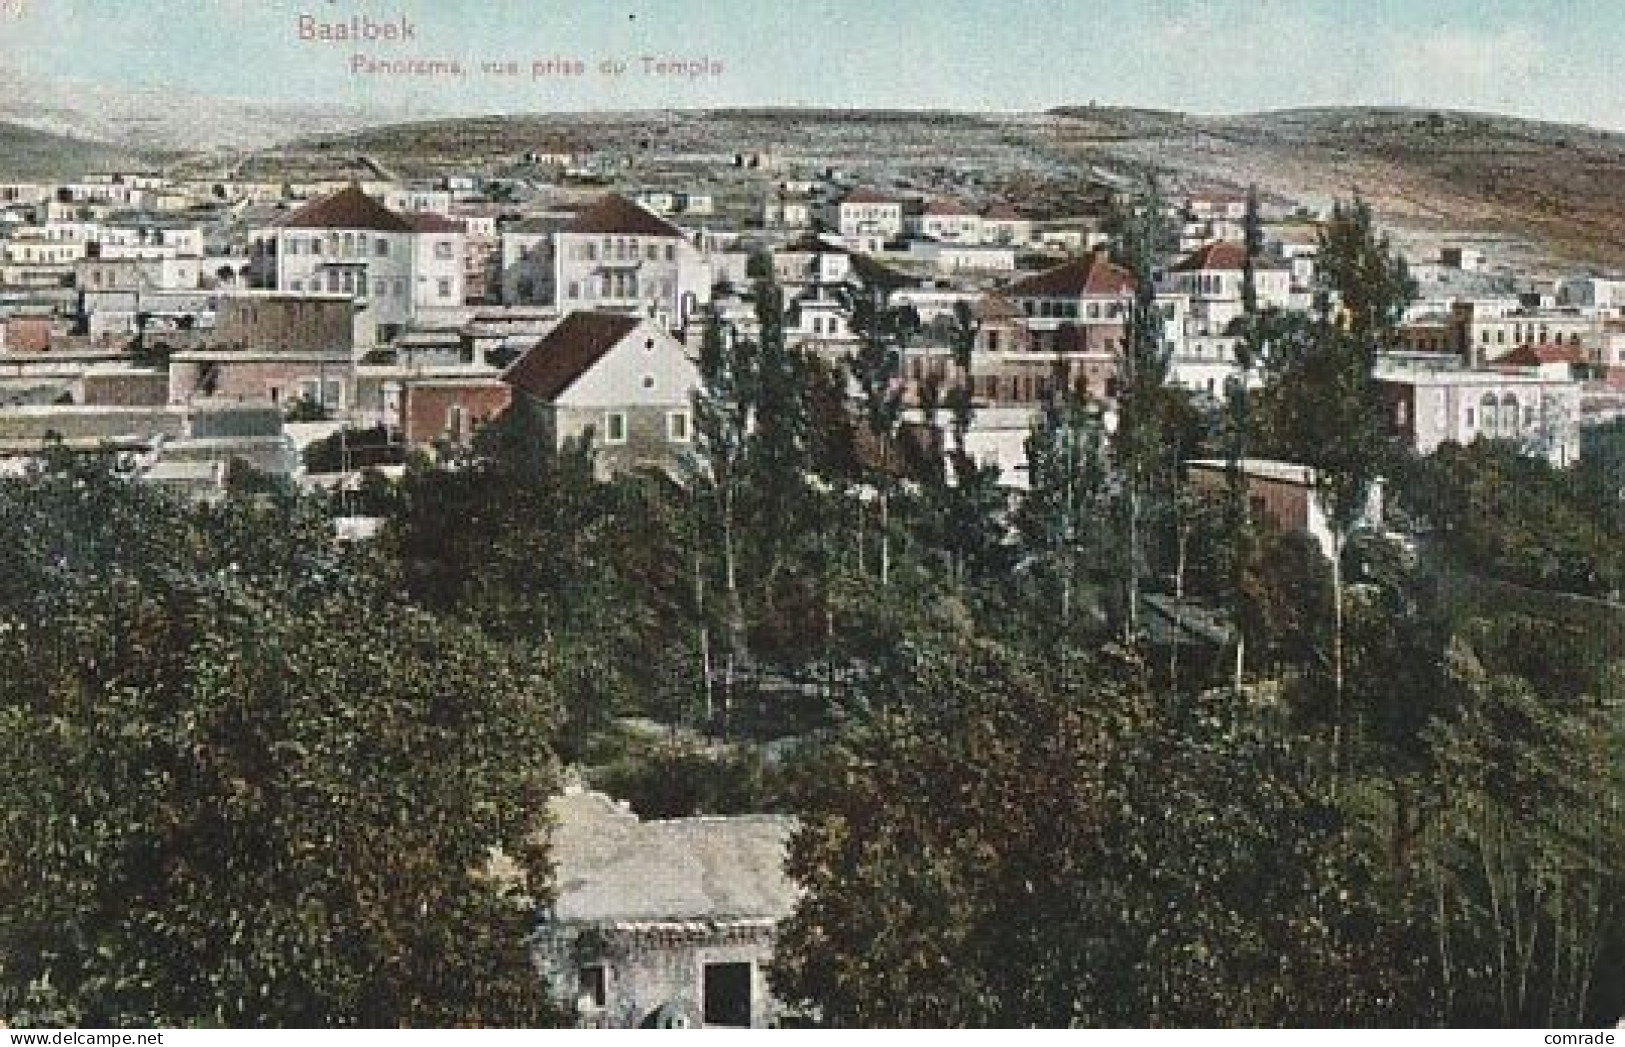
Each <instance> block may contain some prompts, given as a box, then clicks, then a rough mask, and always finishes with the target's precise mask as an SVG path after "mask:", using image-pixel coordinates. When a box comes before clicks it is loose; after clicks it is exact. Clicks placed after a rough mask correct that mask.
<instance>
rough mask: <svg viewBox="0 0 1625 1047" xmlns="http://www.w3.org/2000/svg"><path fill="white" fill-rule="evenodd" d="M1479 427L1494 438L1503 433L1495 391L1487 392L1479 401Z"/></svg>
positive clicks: (1486, 434)
mask: <svg viewBox="0 0 1625 1047" xmlns="http://www.w3.org/2000/svg"><path fill="white" fill-rule="evenodd" d="M1478 406H1479V412H1478V414H1479V428H1480V430H1481V431H1482V432H1483V434H1484V435H1485V436H1488V437H1491V438H1494V437H1497V436H1500V435H1501V432H1500V428H1501V427H1500V424H1499V423H1500V418H1499V417H1498V412H1497V411H1496V402H1495V394H1494V393H1485V394H1484V399H1483V400H1481V401H1479V405H1478Z"/></svg>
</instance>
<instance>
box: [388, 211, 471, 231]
mask: <svg viewBox="0 0 1625 1047" xmlns="http://www.w3.org/2000/svg"><path fill="white" fill-rule="evenodd" d="M401 217H402V218H404V219H406V223H407V224H408V225H410V226H411V227H412V228H413V229H414V230H415V231H417V232H420V233H466V232H467V231H468V226H467V225H465V224H464V223H462V222H459V221H457V220H456V219H455V218H447V217H445V216H444V215H437V214H422V213H414V214H403V215H401Z"/></svg>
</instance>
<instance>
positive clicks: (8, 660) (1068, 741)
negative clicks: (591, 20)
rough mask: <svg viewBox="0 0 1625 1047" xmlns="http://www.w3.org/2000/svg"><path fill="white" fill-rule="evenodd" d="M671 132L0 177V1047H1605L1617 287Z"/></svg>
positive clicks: (345, 33) (1241, 183)
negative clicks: (1573, 1046) (1210, 1033)
mask: <svg viewBox="0 0 1625 1047" xmlns="http://www.w3.org/2000/svg"><path fill="white" fill-rule="evenodd" d="M307 20H308V21H310V22H311V23H312V24H311V27H310V35H309V36H308V37H306V26H305V22H306V21H307ZM356 27H359V28H356ZM318 30H319V33H318ZM299 32H300V34H301V36H302V37H305V38H308V39H320V41H322V42H349V41H351V40H352V39H356V40H359V39H369V38H371V37H373V36H379V34H384V35H382V36H381V37H380V39H383V40H384V41H386V42H391V43H393V42H398V41H400V40H405V39H407V38H409V37H410V36H411V33H412V29H411V27H410V25H408V24H407V23H405V22H404V21H403V22H401V24H400V25H398V26H397V25H396V23H395V22H389V23H387V24H386V25H384V26H383V28H382V29H376V31H375V27H373V26H372V25H371V23H366V24H363V22H362V16H360V15H357V16H355V17H354V18H352V19H351V20H350V22H348V23H334V24H333V25H332V26H328V25H327V24H326V23H317V22H316V21H315V20H314V18H313V17H312V16H308V15H307V16H301V20H300V29H299ZM363 57H365V56H357V61H361V60H362V58H363ZM411 60H413V59H411V57H410V56H406V55H403V56H402V57H400V58H399V59H397V58H395V57H390V58H388V59H387V61H386V60H385V59H379V60H377V61H374V60H373V59H372V58H365V62H364V63H363V64H364V65H365V67H366V68H365V71H367V72H372V71H374V69H375V67H381V66H383V65H387V64H388V63H390V62H398V61H411ZM639 61H641V63H642V67H643V68H644V69H645V71H650V72H651V73H652V74H660V75H667V76H673V77H685V78H690V77H706V76H716V75H720V73H721V69H722V64H721V62H720V61H719V60H718V59H715V58H710V57H705V56H701V57H699V58H695V59H689V58H682V57H677V58H672V59H666V58H660V59H655V58H652V57H646V58H642V59H639ZM547 62H548V65H547V68H546V69H545V70H544V69H542V65H541V62H540V61H538V63H537V64H536V65H535V66H534V67H533V76H541V75H542V73H543V72H545V73H546V74H547V75H548V76H549V77H552V76H563V75H565V74H566V73H571V72H572V70H571V69H567V68H565V65H567V64H569V63H574V65H573V67H572V68H573V74H572V75H574V74H579V73H580V72H581V69H582V66H581V63H580V62H579V61H578V60H575V59H560V60H557V61H555V60H554V59H548V60H547ZM555 65H557V66H558V68H557V69H555V68H554V66H555ZM537 70H541V71H540V72H538V71H537ZM358 71H362V70H360V69H359V67H358ZM667 119H668V124H667V126H668V127H669V118H667ZM821 119H825V120H828V121H829V122H831V123H839V122H840V121H841V120H842V119H843V117H841V116H840V115H839V114H835V115H828V114H826V115H825V116H824V117H822V118H821ZM854 119H856V118H855V117H854ZM888 119H889V118H888ZM661 120H662V118H661V117H660V116H658V115H650V116H649V117H648V125H647V128H646V129H644V130H639V131H632V132H627V133H624V134H621V135H619V136H618V137H615V138H613V139H609V138H606V139H605V140H604V141H599V142H591V141H587V140H586V139H590V137H591V136H590V133H583V134H580V135H576V136H573V137H572V136H564V137H550V138H544V137H539V136H535V135H532V134H529V133H526V132H523V131H521V130H518V129H510V130H507V131H505V130H504V129H503V127H502V125H501V124H500V122H499V123H497V124H495V125H494V126H493V125H492V124H491V122H490V121H484V122H471V123H469V124H468V125H466V126H463V127H461V128H459V127H457V126H455V122H453V123H454V126H452V127H451V128H450V129H449V130H448V127H447V126H446V125H444V124H437V125H434V126H425V127H423V128H414V127H407V128H404V129H402V132H401V133H402V134H404V135H406V136H407V137H409V138H412V139H417V138H419V137H421V138H422V139H423V140H424V141H428V140H429V139H430V138H433V137H434V136H440V135H445V134H448V133H449V134H451V135H452V136H453V137H452V141H453V142H454V143H455V145H454V146H453V147H450V148H446V149H443V150H442V151H441V153H440V155H438V156H437V157H436V159H435V161H434V162H433V163H425V164H422V165H420V166H421V167H423V168H431V167H434V168H438V170H434V171H430V170H412V171H402V170H397V169H396V168H399V167H401V166H402V165H401V164H399V163H398V161H397V159H396V158H395V157H394V154H391V155H387V156H386V155H382V154H381V153H380V152H379V151H377V150H376V149H375V148H373V147H372V146H370V145H368V144H367V141H365V140H363V139H356V140H350V139H346V138H345V137H344V136H341V135H316V136H313V137H312V138H310V139H309V140H307V141H305V142H303V143H301V144H300V146H299V148H297V149H290V150H288V151H287V152H283V153H279V152H276V151H269V152H267V153H265V154H264V155H257V156H237V157H234V158H232V159H231V160H230V162H225V161H216V160H215V159H213V158H205V159H202V160H199V159H197V158H183V159H181V160H178V161H176V162H175V163H174V164H172V165H155V166H152V167H147V168H128V169H116V170H115V169H107V170H95V171H80V172H76V173H72V174H70V175H65V176H64V177H62V178H59V179H37V180H15V181H9V182H5V183H3V184H0V253H3V256H0V546H3V548H4V552H3V553H0V658H3V659H4V664H6V665H7V666H8V668H7V670H6V674H5V675H6V678H5V680H4V682H3V683H0V736H4V737H6V738H7V739H9V740H8V741H7V742H6V743H5V744H4V746H3V747H0V753H3V758H4V760H5V761H6V766H7V768H8V776H10V777H11V778H12V784H11V785H9V786H7V787H6V798H5V800H4V801H0V808H3V809H4V811H5V812H6V813H5V820H4V823H3V824H4V827H3V828H0V855H6V856H7V857H5V858H0V894H4V896H6V897H8V898H26V899H28V902H27V904H19V905H16V906H14V907H13V909H12V911H8V912H6V913H4V914H3V915H0V1018H4V1019H5V1021H6V1022H7V1023H9V1024H11V1025H14V1026H18V1025H27V1024H41V1025H51V1024H60V1025H106V1026H119V1025H131V1024H135V1025H143V1024H144V1025H160V1026H165V1025H181V1024H193V1023H207V1024H221V1025H227V1026H262V1025H263V1026H324V1025H360V1026H406V1025H427V1026H449V1025H480V1024H486V1025H512V1024H565V1025H576V1026H587V1027H623V1026H633V1027H636V1026H644V1027H685V1026H754V1027H761V1026H769V1025H772V1026H792V1025H830V1026H983V1027H1019V1026H1033V1025H1038V1026H1057V1025H1070V1024H1086V1025H1108V1026H1124V1025H1157V1026H1168V1025H1173V1026H1182V1025H1196V1026H1207V1025H1237V1026H1244V1027H1256V1026H1279V1025H1311V1026H1338V1025H1407V1026H1409V1025H1458V1026H1460V1025H1467V1026H1484V1025H1506V1026H1517V1025H1546V1026H1587V1027H1589V1026H1595V1025H1597V1024H1599V1023H1603V1022H1606V1023H1608V1024H1612V1023H1613V1022H1614V1021H1615V1020H1617V1019H1618V1018H1620V1017H1621V1016H1622V1015H1625V985H1622V983H1621V981H1620V978H1619V972H1620V971H1621V970H1625V922H1622V921H1625V910H1622V909H1621V907H1620V904H1619V899H1620V898H1621V897H1625V884H1622V883H1621V877H1622V870H1625V854H1622V852H1621V847H1622V846H1625V831H1622V829H1625V781H1622V779H1621V768H1622V767H1625V760H1622V759H1621V756H1622V753H1625V720H1622V717H1621V710H1622V709H1625V692H1622V690H1621V688H1622V681H1625V660H1622V655H1621V650H1620V648H1619V647H1618V646H1617V643H1618V638H1619V636H1620V635H1621V630H1622V629H1625V605H1622V604H1621V598H1622V592H1625V553H1622V552H1621V550H1622V549H1625V545H1621V544H1620V541H1619V540H1620V538H1621V537H1625V502H1622V499H1625V417H1622V416H1625V251H1622V253H1620V255H1619V257H1618V262H1617V265H1616V266H1613V267H1605V266H1602V265H1593V264H1584V263H1578V262H1574V261H1572V260H1570V259H1567V258H1558V257H1555V256H1554V257H1537V258H1534V259H1533V260H1532V258H1531V252H1530V250H1529V249H1528V247H1527V245H1524V246H1521V247H1520V248H1519V249H1518V250H1517V251H1512V252H1508V253H1506V254H1504V255H1503V254H1500V253H1498V249H1497V245H1496V243H1495V242H1494V241H1492V240H1487V239H1486V238H1484V237H1483V236H1481V235H1478V234H1477V233H1476V232H1475V231H1473V230H1468V229H1462V230H1452V229H1440V228H1434V229H1432V230H1428V231H1424V232H1423V233H1420V234H1418V233H1417V232H1416V231H1415V230H1414V229H1411V230H1406V231H1405V235H1404V236H1403V237H1401V236H1398V235H1395V234H1394V233H1393V231H1391V230H1390V229H1388V228H1387V226H1386V224H1385V219H1384V216H1383V214H1382V213H1381V212H1380V211H1379V210H1376V209H1374V208H1373V207H1372V206H1371V204H1370V203H1369V202H1368V201H1367V200H1366V199H1364V198H1363V197H1362V196H1360V195H1359V193H1358V190H1357V187H1356V189H1355V190H1352V191H1346V192H1345V191H1344V190H1343V188H1342V187H1331V189H1330V190H1329V191H1328V192H1327V193H1325V194H1322V195H1317V196H1315V197H1295V196H1291V195H1288V194H1287V193H1285V192H1283V191H1281V190H1280V189H1279V188H1278V187H1270V186H1261V185H1259V184H1258V183H1257V182H1256V181H1255V180H1253V179H1248V178H1237V177H1236V176H1235V173H1234V172H1232V171H1229V170H1226V169H1224V168H1223V167H1222V166H1221V167H1217V168H1215V169H1213V170H1211V171H1208V172H1205V174H1204V176H1202V177H1191V176H1190V174H1189V172H1185V173H1182V174H1177V175H1175V176H1174V177H1167V176H1159V175H1158V174H1156V173H1155V172H1151V173H1147V172H1145V171H1136V170H1128V169H1123V170H1113V169H1109V168H1107V167H1105V166H1095V167H1088V166H1083V167H1078V168H1075V169H1074V168H1065V169H1060V168H1058V169H1057V170H1055V171H1051V172H1049V173H1048V175H1047V176H1046V177H1045V178H1039V177H1038V176H1036V175H1033V174H1032V173H1031V172H1030V171H1014V172H1012V171H990V170H988V169H985V168H984V167H983V166H981V165H979V164H977V163H971V162H970V161H968V160H964V159H963V158H956V157H955V156H952V155H936V154H934V153H933V152H932V151H931V149H930V148H929V146H928V145H927V146H922V145H921V144H920V142H919V141H918V140H917V138H916V137H914V132H912V131H910V130H908V129H907V127H905V126H904V125H903V124H902V123H901V122H899V123H898V124H897V127H896V130H895V132H894V134H895V140H894V141H893V142H892V143H891V145H890V146H888V147H885V148H876V149H875V151H874V152H873V153H871V154H869V155H854V154H853V152H852V151H851V150H850V149H847V148H844V147H839V148H837V147H834V146H832V147H831V148H829V149H827V150H822V149H820V148H819V144H820V141H821V140H820V139H819V138H818V137H817V136H816V135H808V136H805V137H803V138H801V139H798V140H797V141H796V142H795V143H794V144H786V143H785V142H784V141H776V140H773V135H772V134H771V132H769V131H762V132H761V133H760V134H759V135H758V137H757V138H756V139H755V140H747V139H744V138H740V139H737V140H733V141H722V142H720V143H717V142H713V143H711V148H709V150H707V149H703V148H700V147H697V146H695V145H694V144H693V143H692V142H688V141H679V140H678V139H679V137H680V136H679V135H676V134H666V135H663V134H662V124H661ZM583 126H588V127H589V132H590V125H583ZM761 126H763V127H770V126H771V120H766V121H764V123H763V124H762V125H761ZM882 126H889V125H885V124H884V123H882ZM462 135H466V136H467V138H466V140H465V139H464V138H460V137H458V136H462ZM424 148H425V150H429V149H430V148H431V147H430V146H427V145H426V146H425V147H424ZM456 157H463V158H464V159H463V161H462V163H463V164H464V166H461V167H459V166H457V163H458V161H457V160H456V159H455V158H456ZM1024 179H1025V180H1024ZM14 771H15V773H13V772H14ZM22 810H28V811H38V812H48V813H49V817H47V816H46V814H45V813H41V814H40V815H39V816H38V817H34V816H32V815H30V816H27V817H24V816H21V815H17V814H14V813H13V812H14V811H22ZM19 855H20V856H24V857H23V859H22V860H12V856H19ZM476 867H477V868H476ZM471 869H472V870H474V872H472V873H471V872H470V870H471ZM70 928H71V929H72V930H71V933H69V932H68V930H66V929H70ZM209 972H214V973H213V974H212V975H210V976H213V977H217V978H220V979H224V980H225V981H226V982H227V983H229V984H228V986H227V987H226V988H224V989H219V990H218V991H217V988H216V987H215V986H213V984H212V983H206V981H205V974H208V973H209Z"/></svg>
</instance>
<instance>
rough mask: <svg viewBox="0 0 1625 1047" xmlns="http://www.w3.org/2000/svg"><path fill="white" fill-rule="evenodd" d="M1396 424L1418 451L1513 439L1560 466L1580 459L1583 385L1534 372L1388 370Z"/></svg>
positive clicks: (1387, 392) (1385, 386) (1383, 383)
mask: <svg viewBox="0 0 1625 1047" xmlns="http://www.w3.org/2000/svg"><path fill="white" fill-rule="evenodd" d="M1377 382H1378V386H1379V388H1380V389H1381V390H1382V393H1383V396H1384V398H1385V400H1386V402H1387V405H1388V409H1389V411H1390V417H1389V426H1390V428H1391V430H1392V431H1393V432H1394V433H1395V434H1396V435H1398V436H1399V437H1400V438H1401V439H1403V440H1405V441H1406V442H1407V443H1408V444H1409V445H1410V446H1411V448H1412V449H1413V450H1415V451H1416V453H1418V454H1423V455H1426V454H1432V453H1433V452H1434V451H1435V450H1436V449H1437V448H1438V447H1439V445H1440V444H1443V443H1446V442H1451V441H1453V442H1455V443H1458V444H1469V443H1472V442H1473V441H1474V440H1480V439H1491V440H1508V441H1512V442H1514V443H1516V444H1518V445H1519V446H1520V447H1522V448H1523V449H1524V451H1525V453H1528V454H1533V455H1539V456H1541V457H1544V458H1546V459H1547V460H1548V461H1550V462H1551V463H1552V464H1553V465H1555V466H1558V467H1563V466H1567V465H1571V464H1573V463H1574V462H1576V461H1578V460H1579V458H1580V383H1579V382H1576V381H1572V380H1569V379H1567V378H1558V377H1550V376H1543V375H1541V374H1539V373H1533V372H1514V371H1482V370H1440V371H1418V370H1405V371H1401V370H1398V369H1394V368H1382V369H1379V371H1378V373H1377Z"/></svg>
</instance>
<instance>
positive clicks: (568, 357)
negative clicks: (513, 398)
mask: <svg viewBox="0 0 1625 1047" xmlns="http://www.w3.org/2000/svg"><path fill="white" fill-rule="evenodd" d="M640 322H641V321H639V320H638V318H637V317H635V316H626V315H624V314H621V313H593V312H574V313H571V314H570V315H569V316H566V317H565V318H564V321H563V322H562V323H560V324H559V325H558V326H557V327H555V328H553V330H552V332H550V333H549V334H548V335H547V337H545V338H543V339H542V340H541V341H539V342H537V343H536V344H535V345H533V346H531V347H530V348H529V349H528V350H526V352H525V354H524V355H523V356H521V357H520V358H519V359H517V360H515V361H514V362H513V363H512V364H511V365H510V366H509V367H508V369H507V370H506V371H504V372H503V374H502V380H503V381H505V382H507V383H508V384H509V385H511V386H513V387H514V388H516V389H523V390H524V391H525V392H527V393H529V394H530V395H532V396H534V397H537V398H538V399H541V400H554V399H557V398H558V396H559V395H560V394H561V393H563V392H564V391H565V390H566V389H568V388H570V386H572V385H574V384H575V383H576V381H577V380H578V379H579V378H580V377H581V376H582V375H584V374H586V373H587V371H588V370H590V369H591V368H592V366H593V365H594V364H596V363H597V362H598V361H599V360H602V359H603V358H604V356H605V355H606V354H608V352H609V351H610V350H611V349H613V348H614V347H615V346H616V345H617V344H619V343H620V341H621V340H622V339H623V338H625V337H626V336H627V335H629V334H631V333H632V331H633V330H634V329H635V328H636V327H637V326H638V324H639V323H640Z"/></svg>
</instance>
